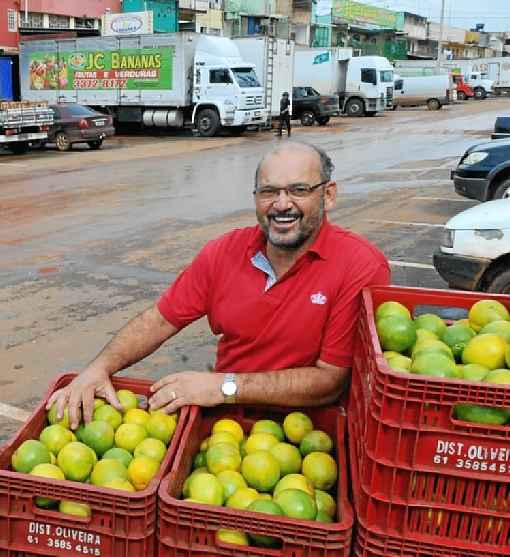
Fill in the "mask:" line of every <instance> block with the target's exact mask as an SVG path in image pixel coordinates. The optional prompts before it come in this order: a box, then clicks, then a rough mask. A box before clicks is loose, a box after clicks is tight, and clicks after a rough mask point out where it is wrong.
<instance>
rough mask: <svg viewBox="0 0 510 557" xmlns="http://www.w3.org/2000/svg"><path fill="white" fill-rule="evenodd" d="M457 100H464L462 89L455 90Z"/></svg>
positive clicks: (464, 95)
mask: <svg viewBox="0 0 510 557" xmlns="http://www.w3.org/2000/svg"><path fill="white" fill-rule="evenodd" d="M457 100H458V101H465V100H466V93H464V91H457Z"/></svg>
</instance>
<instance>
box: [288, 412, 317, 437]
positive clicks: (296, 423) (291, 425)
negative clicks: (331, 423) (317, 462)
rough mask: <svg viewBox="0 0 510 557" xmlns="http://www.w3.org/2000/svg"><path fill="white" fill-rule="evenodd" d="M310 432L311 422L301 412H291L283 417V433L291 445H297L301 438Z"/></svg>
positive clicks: (311, 428)
mask: <svg viewBox="0 0 510 557" xmlns="http://www.w3.org/2000/svg"><path fill="white" fill-rule="evenodd" d="M312 430H313V422H312V420H311V419H310V418H309V417H308V416H307V415H306V414H303V412H291V413H290V414H287V416H285V420H284V421H283V431H284V432H285V435H286V437H287V439H288V440H289V441H290V442H291V443H294V444H295V445H299V443H301V440H302V439H303V437H304V436H305V435H306V434H307V433H309V432H310V431H312Z"/></svg>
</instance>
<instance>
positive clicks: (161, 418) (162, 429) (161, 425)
mask: <svg viewBox="0 0 510 557" xmlns="http://www.w3.org/2000/svg"><path fill="white" fill-rule="evenodd" d="M176 427H177V415H176V414H172V415H170V416H169V415H168V414H164V413H163V412H156V413H154V414H152V415H151V417H150V418H149V419H148V421H147V423H146V424H145V429H146V430H147V433H148V434H149V437H153V438H154V439H159V440H160V441H163V443H164V444H165V445H168V443H170V441H171V439H172V437H173V435H174V432H175V429H176Z"/></svg>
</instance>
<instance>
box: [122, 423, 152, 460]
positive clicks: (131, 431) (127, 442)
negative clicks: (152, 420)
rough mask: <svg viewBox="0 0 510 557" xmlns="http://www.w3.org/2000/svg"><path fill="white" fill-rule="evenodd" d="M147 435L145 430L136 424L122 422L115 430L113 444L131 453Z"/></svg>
mask: <svg viewBox="0 0 510 557" xmlns="http://www.w3.org/2000/svg"><path fill="white" fill-rule="evenodd" d="M146 437H147V430H146V429H145V428H144V427H143V426H141V425H138V424H122V425H120V426H119V428H118V429H117V431H116V432H115V445H117V447H120V448H122V449H126V451H129V452H130V453H132V452H133V451H134V450H135V449H136V447H137V445H139V444H140V443H141V442H142V441H143V440H144V439H145V438H146Z"/></svg>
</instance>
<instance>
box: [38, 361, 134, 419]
mask: <svg viewBox="0 0 510 557" xmlns="http://www.w3.org/2000/svg"><path fill="white" fill-rule="evenodd" d="M96 396H97V397H99V398H104V399H106V400H107V401H108V403H109V404H111V405H112V406H113V407H114V408H116V409H117V410H119V411H120V412H123V411H124V410H123V408H122V405H121V404H120V402H119V399H118V398H117V394H116V393H115V389H114V387H113V385H112V382H111V380H110V376H109V375H108V373H106V372H105V371H103V370H98V369H93V368H90V367H89V368H87V369H85V370H83V371H82V372H81V373H80V375H78V377H75V379H73V381H71V383H69V385H67V387H63V388H62V389H59V390H58V391H55V392H54V393H53V394H52V395H51V396H50V398H49V400H48V402H47V404H46V410H49V409H50V408H51V406H52V405H53V403H56V405H57V419H59V420H61V419H62V418H63V416H64V410H65V407H66V406H67V407H68V408H69V424H70V427H71V429H76V428H77V427H78V425H79V424H80V421H81V418H82V415H83V419H84V421H85V422H86V423H88V422H90V421H91V420H92V414H93V412H94V398H95V397H96Z"/></svg>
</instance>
